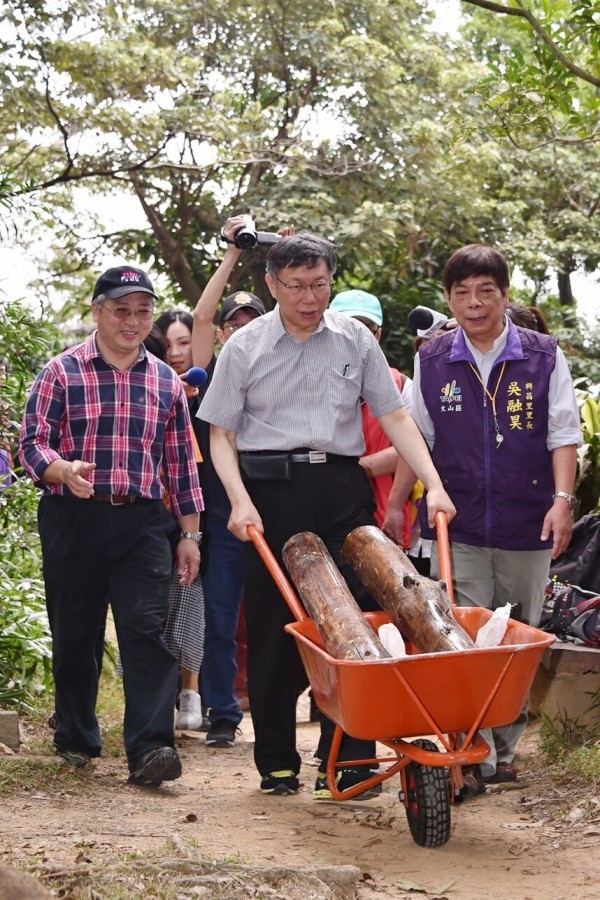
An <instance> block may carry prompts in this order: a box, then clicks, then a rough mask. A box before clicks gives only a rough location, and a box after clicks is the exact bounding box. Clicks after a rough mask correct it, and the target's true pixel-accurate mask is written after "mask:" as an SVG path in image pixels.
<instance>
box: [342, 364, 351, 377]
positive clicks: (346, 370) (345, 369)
mask: <svg viewBox="0 0 600 900" xmlns="http://www.w3.org/2000/svg"><path fill="white" fill-rule="evenodd" d="M349 368H350V363H346V365H345V366H344V368H343V369H342V376H344V375H347V373H348V369H349Z"/></svg>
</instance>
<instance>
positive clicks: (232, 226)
mask: <svg viewBox="0 0 600 900" xmlns="http://www.w3.org/2000/svg"><path fill="white" fill-rule="evenodd" d="M245 221H246V217H245V216H232V218H231V219H227V222H226V223H225V225H224V227H223V235H224V236H225V237H226V238H228V239H229V240H230V241H233V236H234V234H235V233H236V231H237V230H238V229H239V228H241V227H242V225H244V223H245ZM243 252H244V251H243V250H240V249H238V247H236V246H235V244H227V249H226V250H225V255H224V257H223V261H222V262H221V264H220V265H219V267H218V268H217V270H216V271H215V273H214V275H212V276H211V277H210V278H209V280H208V282H207V284H206V287H205V288H204V290H203V291H202V294H201V295H200V299H199V300H198V302H197V303H196V307H195V309H194V313H193V317H194V327H193V329H192V362H193V364H194V365H195V366H203V367H206V366H207V365H208V364H209V363H210V361H211V359H212V358H213V353H214V346H215V329H214V325H213V321H214V318H215V313H216V311H217V306H218V305H219V301H220V300H221V297H222V296H223V294H224V292H225V288H226V286H227V282H228V281H229V276H230V275H231V273H232V271H233V269H234V267H235V264H236V263H237V261H238V260H239V258H240V256H241V254H242V253H243Z"/></svg>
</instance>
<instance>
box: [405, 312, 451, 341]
mask: <svg viewBox="0 0 600 900" xmlns="http://www.w3.org/2000/svg"><path fill="white" fill-rule="evenodd" d="M447 321H448V316H445V315H444V313H440V312H438V311H437V310H435V309H429V307H428V306H415V308H414V309H412V310H411V311H410V312H409V314H408V325H409V327H410V329H411V330H412V332H413V334H415V333H416V334H417V335H418V336H419V337H429V336H430V335H431V334H433V332H434V331H437V329H438V328H441V327H442V325H445V324H446V322H447Z"/></svg>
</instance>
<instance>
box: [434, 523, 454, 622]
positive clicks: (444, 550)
mask: <svg viewBox="0 0 600 900" xmlns="http://www.w3.org/2000/svg"><path fill="white" fill-rule="evenodd" d="M435 530H436V536H437V545H438V556H439V560H440V576H441V578H442V581H445V582H446V588H447V590H448V596H449V597H450V600H451V602H452V605H453V606H454V605H455V604H454V587H453V585H452V562H451V560H450V537H449V534H448V517H447V516H446V513H445V512H444V511H443V510H442V509H438V511H437V512H436V514H435Z"/></svg>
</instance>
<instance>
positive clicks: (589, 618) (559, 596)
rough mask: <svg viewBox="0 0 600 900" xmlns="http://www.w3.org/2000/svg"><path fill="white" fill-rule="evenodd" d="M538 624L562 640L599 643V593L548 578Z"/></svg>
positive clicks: (590, 645) (598, 645)
mask: <svg viewBox="0 0 600 900" xmlns="http://www.w3.org/2000/svg"><path fill="white" fill-rule="evenodd" d="M540 628H541V629H543V631H548V632H550V633H551V634H555V635H557V636H558V637H559V638H561V639H562V640H565V641H569V640H570V641H574V642H576V643H578V644H579V643H581V644H585V645H587V646H588V647H600V596H599V595H598V594H595V593H594V592H593V591H584V590H583V589H582V588H580V587H578V586H577V585H575V584H565V583H564V582H561V581H558V580H557V579H556V577H554V578H551V579H550V581H549V582H548V584H547V586H546V591H545V597H544V606H543V609H542V618H541V620H540Z"/></svg>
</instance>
